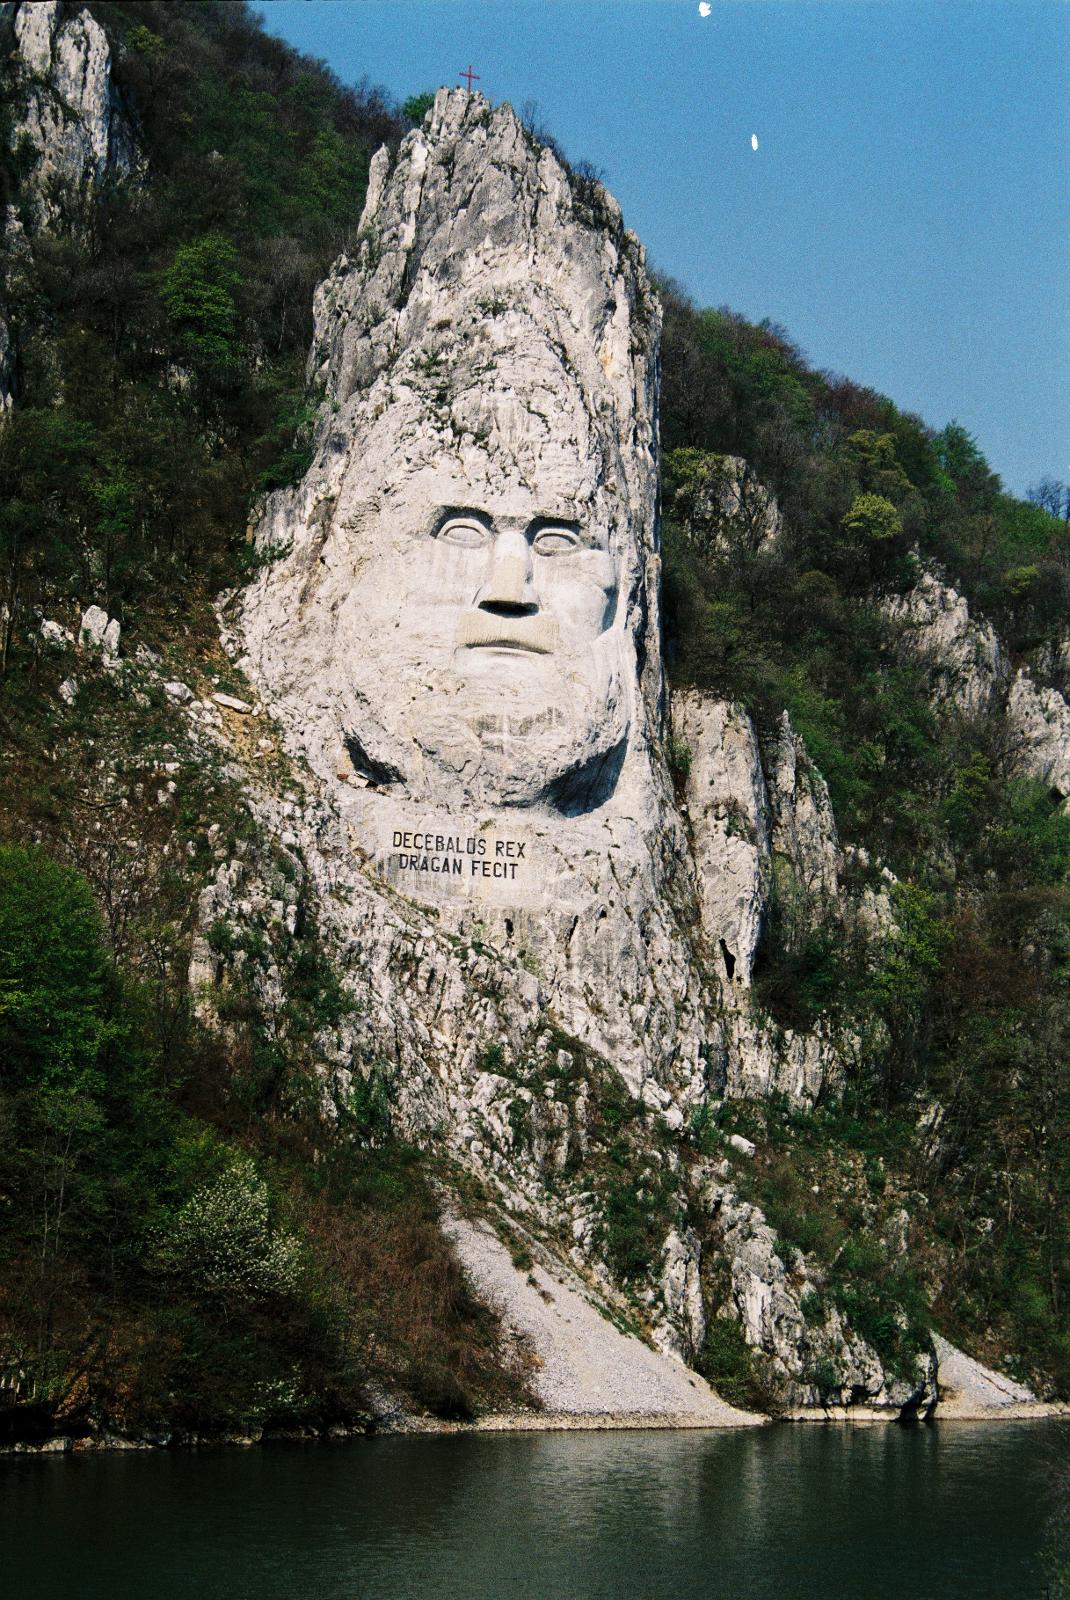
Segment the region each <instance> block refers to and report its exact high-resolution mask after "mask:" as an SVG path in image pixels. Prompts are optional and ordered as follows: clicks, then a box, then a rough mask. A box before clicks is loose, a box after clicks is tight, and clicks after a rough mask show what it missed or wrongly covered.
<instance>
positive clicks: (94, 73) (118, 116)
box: [0, 0, 138, 419]
mask: <svg viewBox="0 0 1070 1600" xmlns="http://www.w3.org/2000/svg"><path fill="white" fill-rule="evenodd" d="M4 55H6V59H0V90H2V91H3V93H4V96H5V99H6V100H7V102H8V105H9V106H10V120H9V123H8V126H7V129H6V135H7V139H8V143H9V148H10V151H11V154H12V156H13V158H14V164H15V165H16V166H17V168H18V169H19V171H20V173H21V177H20V181H19V190H18V203H17V204H15V205H9V206H8V207H7V210H6V213H5V215H4V217H3V219H2V235H3V237H2V242H0V419H2V417H3V414H4V412H5V411H7V410H9V409H10V407H11V406H12V405H13V404H14V402H15V398H16V394H17V390H18V363H19V345H20V335H19V324H20V317H19V314H18V312H17V311H16V310H14V309H13V308H14V307H15V306H16V305H17V302H18V300H19V297H20V293H21V290H22V280H23V279H24V277H25V275H26V269H27V266H28V264H29V262H30V260H31V258H32V241H33V239H34V237H35V236H36V235H37V234H38V233H68V232H72V231H73V232H77V231H78V230H79V229H80V228H81V227H82V226H83V224H84V220H85V207H86V205H87V204H88V203H90V202H91V201H92V199H93V198H94V196H96V195H98V194H99V193H100V192H101V191H102V190H103V189H104V188H105V187H106V185H107V184H109V183H111V182H115V181H119V180H122V179H125V178H128V177H129V176H130V175H131V174H132V173H133V172H134V170H135V167H136V165H137V161H138V156H137V149H136V144H135V139H134V131H133V123H132V119H131V116H130V113H129V111H128V110H127V108H126V107H125V106H124V105H123V104H122V102H121V100H120V98H119V95H118V93H117V91H116V88H115V84H114V82H113V79H112V56H111V48H110V46H109V44H108V38H107V35H106V33H105V32H104V29H103V28H102V27H101V25H100V23H99V22H97V21H96V19H95V18H94V17H93V15H92V13H91V12H89V11H87V10H86V9H84V8H82V7H74V6H64V5H61V4H60V3H59V0H20V3H15V4H12V3H8V4H4V5H0V57H2V56H4Z"/></svg>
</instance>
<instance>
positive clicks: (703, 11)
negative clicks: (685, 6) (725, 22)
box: [698, 0, 710, 17]
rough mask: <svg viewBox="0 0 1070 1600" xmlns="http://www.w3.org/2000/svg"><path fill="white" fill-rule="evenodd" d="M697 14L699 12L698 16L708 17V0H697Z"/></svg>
mask: <svg viewBox="0 0 1070 1600" xmlns="http://www.w3.org/2000/svg"><path fill="white" fill-rule="evenodd" d="M698 14H699V16H700V17H708V16H709V14H710V4H709V0H699V8H698Z"/></svg>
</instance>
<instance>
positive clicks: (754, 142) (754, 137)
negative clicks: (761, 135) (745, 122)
mask: <svg viewBox="0 0 1070 1600" xmlns="http://www.w3.org/2000/svg"><path fill="white" fill-rule="evenodd" d="M750 147H751V149H752V150H757V148H758V135H757V134H756V133H752V134H751V136H750Z"/></svg>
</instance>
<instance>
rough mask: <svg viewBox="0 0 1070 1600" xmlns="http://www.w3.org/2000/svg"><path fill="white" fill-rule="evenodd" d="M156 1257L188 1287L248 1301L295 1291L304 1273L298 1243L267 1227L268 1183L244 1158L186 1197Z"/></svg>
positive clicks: (303, 1253)
mask: <svg viewBox="0 0 1070 1600" xmlns="http://www.w3.org/2000/svg"><path fill="white" fill-rule="evenodd" d="M159 1259H160V1262H161V1265H163V1266H164V1267H165V1269H166V1270H168V1271H170V1272H173V1273H175V1274H176V1275H178V1276H180V1277H181V1278H182V1279H183V1280H184V1282H185V1283H186V1284H187V1285H188V1286H189V1287H190V1288H191V1289H194V1290H197V1291H200V1292H203V1293H207V1294H228V1295H236V1296H238V1297H239V1298H241V1299H244V1300H250V1301H262V1300H268V1299H272V1298H280V1297H285V1296H288V1295H292V1294H294V1293H296V1291H297V1290H298V1288H299V1287H300V1284H301V1280H302V1278H303V1276H304V1274H305V1270H306V1261H305V1252H304V1249H303V1247H302V1244H301V1241H300V1240H299V1239H298V1238H297V1237H296V1235H294V1234H292V1233H288V1232H286V1231H285V1230H284V1229H282V1228H278V1227H276V1226H274V1224H273V1223H272V1220H271V1203H270V1195H269V1192H268V1187H267V1184H266V1183H265V1182H264V1181H263V1179H262V1178H261V1177H260V1176H259V1175H258V1173H257V1171H256V1166H255V1164H254V1162H253V1161H252V1160H251V1159H250V1158H249V1157H248V1156H240V1157H238V1158H236V1159H235V1160H234V1161H233V1163H232V1164H231V1165H230V1166H229V1167H227V1168H226V1170H225V1171H223V1172H222V1173H220V1175H219V1177H218V1178H215V1179H214V1180H213V1181H212V1182H211V1183H208V1184H205V1185H203V1187H201V1188H200V1189H198V1190H196V1191H195V1193H194V1194H193V1195H191V1196H190V1198H189V1199H188V1200H187V1201H186V1203H185V1205H184V1206H183V1207H182V1208H181V1210H180V1211H179V1212H178V1213H177V1214H176V1215H175V1218H174V1220H173V1222H172V1223H171V1226H170V1228H169V1230H168V1232H167V1234H166V1236H165V1237H164V1238H163V1240H162V1241H161V1243H160V1246H159Z"/></svg>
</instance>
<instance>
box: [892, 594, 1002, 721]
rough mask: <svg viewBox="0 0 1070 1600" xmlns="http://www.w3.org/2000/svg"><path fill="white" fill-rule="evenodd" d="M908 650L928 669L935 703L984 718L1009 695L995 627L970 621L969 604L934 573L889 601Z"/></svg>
mask: <svg viewBox="0 0 1070 1600" xmlns="http://www.w3.org/2000/svg"><path fill="white" fill-rule="evenodd" d="M886 610H887V612H888V615H889V616H890V617H892V618H893V619H894V620H895V621H896V622H898V623H900V624H901V625H902V627H903V630H904V643H905V645H906V647H907V648H908V649H909V650H910V651H911V652H912V653H913V654H914V655H916V656H917V657H918V658H919V659H921V660H922V661H924V662H925V663H926V664H927V665H928V666H929V668H930V672H931V675H932V693H933V698H934V699H935V700H936V701H937V702H939V703H940V704H944V705H952V706H954V707H956V708H958V709H959V710H961V711H963V712H965V713H966V715H968V716H983V715H984V714H985V713H986V712H987V711H989V710H990V709H991V708H992V706H993V705H994V704H995V703H996V702H997V700H998V698H999V697H1000V695H1001V694H1002V693H1003V692H1004V691H1005V689H1006V685H1007V681H1008V678H1009V676H1010V664H1009V662H1008V660H1007V655H1006V651H1005V650H1004V648H1003V646H1002V644H1001V643H1000V640H999V637H998V635H997V634H996V631H995V629H994V628H993V627H992V625H991V623H988V622H977V621H975V620H974V619H973V618H972V617H971V616H970V608H969V606H968V605H967V603H966V600H965V599H964V597H963V596H962V595H960V594H959V593H958V591H957V590H955V589H953V588H952V587H951V585H950V584H947V583H945V582H943V580H942V579H941V578H940V577H939V576H938V575H937V574H936V573H934V572H925V573H923V574H922V576H921V578H920V579H919V580H918V582H917V584H916V585H915V587H914V588H913V589H911V590H910V591H909V592H908V593H907V594H905V595H902V596H896V597H895V598H894V599H893V600H890V601H888V602H887V605H886Z"/></svg>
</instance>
